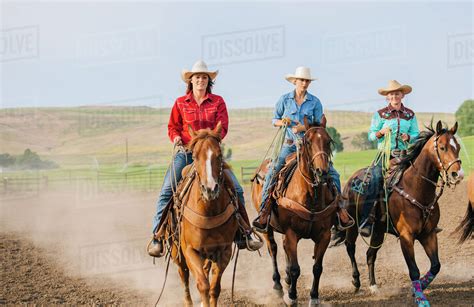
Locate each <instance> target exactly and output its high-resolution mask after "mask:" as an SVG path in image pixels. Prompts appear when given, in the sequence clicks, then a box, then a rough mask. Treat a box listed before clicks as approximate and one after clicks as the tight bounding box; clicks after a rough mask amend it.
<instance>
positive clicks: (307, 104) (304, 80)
mask: <svg viewBox="0 0 474 307" xmlns="http://www.w3.org/2000/svg"><path fill="white" fill-rule="evenodd" d="M286 80H287V81H288V82H290V83H292V84H294V85H295V90H294V91H292V92H290V93H287V94H284V95H283V96H281V97H280V99H279V100H278V102H277V104H276V107H275V115H274V116H273V120H272V124H273V125H274V126H275V127H281V126H284V125H287V128H286V132H285V142H284V144H283V147H282V148H281V151H280V154H279V156H278V158H277V159H276V161H274V162H273V167H271V168H269V170H268V173H267V174H266V176H265V183H264V185H263V189H262V202H261V204H260V213H259V215H258V216H257V218H256V219H255V220H254V221H253V226H254V228H255V229H256V230H258V231H261V232H265V231H266V228H267V224H268V218H269V216H270V215H269V213H270V210H269V201H268V198H269V194H270V193H269V192H270V190H271V188H272V187H273V186H274V184H275V182H276V176H274V174H278V172H279V171H280V170H281V169H282V168H283V166H284V165H285V159H286V157H287V156H288V155H289V154H291V153H293V152H295V151H296V138H297V137H298V138H302V137H303V136H304V132H305V130H306V129H305V126H304V123H303V121H304V117H306V119H307V120H308V122H310V123H316V122H317V123H321V119H322V117H323V106H322V104H321V101H319V99H318V97H316V96H314V95H312V94H311V93H309V92H308V87H309V85H310V84H311V81H313V80H315V79H313V78H312V77H311V72H310V69H309V68H307V67H298V68H296V72H295V74H294V75H287V76H286ZM328 174H329V176H331V178H332V180H333V182H334V185H335V186H336V188H337V190H338V192H339V193H341V181H340V179H339V174H338V172H337V171H336V169H335V168H334V166H333V165H332V163H331V164H330V167H329V171H328ZM338 214H339V217H340V219H341V223H342V226H343V227H348V226H349V223H351V222H352V221H351V220H350V218H349V216H348V214H347V211H346V210H345V209H343V208H340V209H339V212H338Z"/></svg>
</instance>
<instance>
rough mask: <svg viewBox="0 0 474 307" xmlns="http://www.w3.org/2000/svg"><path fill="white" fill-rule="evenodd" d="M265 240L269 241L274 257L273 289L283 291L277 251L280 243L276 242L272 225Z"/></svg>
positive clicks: (268, 245)
mask: <svg viewBox="0 0 474 307" xmlns="http://www.w3.org/2000/svg"><path fill="white" fill-rule="evenodd" d="M264 237H265V240H266V241H267V248H268V253H269V254H270V256H271V257H272V264H273V276H272V279H273V290H275V291H277V292H278V294H282V293H283V291H282V290H283V287H282V286H281V282H280V278H281V277H280V273H279V272H278V263H277V253H278V245H277V244H276V242H275V237H274V232H273V229H272V228H271V227H269V228H268V232H267V233H266V234H265V235H264Z"/></svg>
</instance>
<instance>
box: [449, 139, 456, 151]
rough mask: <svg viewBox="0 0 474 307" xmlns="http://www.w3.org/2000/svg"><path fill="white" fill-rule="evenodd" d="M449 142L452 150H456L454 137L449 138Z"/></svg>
mask: <svg viewBox="0 0 474 307" xmlns="http://www.w3.org/2000/svg"><path fill="white" fill-rule="evenodd" d="M449 144H450V145H451V146H452V147H453V148H454V151H457V149H458V147H457V146H456V142H455V141H454V138H451V140H449Z"/></svg>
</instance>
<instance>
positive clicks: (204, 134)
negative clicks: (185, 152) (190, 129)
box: [189, 128, 221, 151]
mask: <svg viewBox="0 0 474 307" xmlns="http://www.w3.org/2000/svg"><path fill="white" fill-rule="evenodd" d="M207 138H215V139H216V140H217V141H218V142H219V143H220V142H221V135H220V134H219V133H217V132H214V131H213V130H211V129H210V128H206V129H201V130H198V131H196V135H195V136H194V137H193V138H192V139H191V141H190V142H189V149H190V150H191V151H192V150H194V146H196V143H197V142H199V141H200V140H203V139H207Z"/></svg>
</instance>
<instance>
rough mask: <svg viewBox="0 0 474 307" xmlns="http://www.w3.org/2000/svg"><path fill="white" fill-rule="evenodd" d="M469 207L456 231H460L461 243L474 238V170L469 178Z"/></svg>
mask: <svg viewBox="0 0 474 307" xmlns="http://www.w3.org/2000/svg"><path fill="white" fill-rule="evenodd" d="M467 198H468V203H467V209H466V215H465V216H464V218H463V220H462V221H461V223H460V224H459V226H458V227H457V228H456V230H455V231H454V232H455V233H460V236H459V241H458V243H459V244H462V243H464V241H466V240H467V239H471V240H472V238H473V235H472V233H473V231H474V172H472V173H471V175H470V176H469V179H468V180H467Z"/></svg>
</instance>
